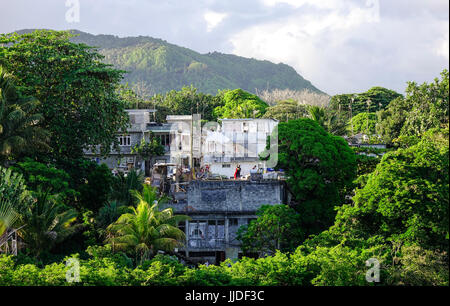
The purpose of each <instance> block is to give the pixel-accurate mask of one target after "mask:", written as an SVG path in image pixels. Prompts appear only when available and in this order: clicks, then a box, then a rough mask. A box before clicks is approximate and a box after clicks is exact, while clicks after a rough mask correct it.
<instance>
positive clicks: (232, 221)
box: [228, 218, 238, 226]
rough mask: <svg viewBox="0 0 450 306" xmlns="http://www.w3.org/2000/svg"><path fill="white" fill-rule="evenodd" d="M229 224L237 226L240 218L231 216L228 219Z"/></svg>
mask: <svg viewBox="0 0 450 306" xmlns="http://www.w3.org/2000/svg"><path fill="white" fill-rule="evenodd" d="M228 225H229V226H237V225H238V219H237V218H230V219H229V220H228Z"/></svg>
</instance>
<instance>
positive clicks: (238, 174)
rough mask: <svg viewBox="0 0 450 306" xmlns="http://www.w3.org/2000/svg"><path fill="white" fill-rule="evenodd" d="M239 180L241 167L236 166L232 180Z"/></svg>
mask: <svg viewBox="0 0 450 306" xmlns="http://www.w3.org/2000/svg"><path fill="white" fill-rule="evenodd" d="M240 178H241V165H238V166H237V168H236V171H234V179H235V180H239V179H240Z"/></svg>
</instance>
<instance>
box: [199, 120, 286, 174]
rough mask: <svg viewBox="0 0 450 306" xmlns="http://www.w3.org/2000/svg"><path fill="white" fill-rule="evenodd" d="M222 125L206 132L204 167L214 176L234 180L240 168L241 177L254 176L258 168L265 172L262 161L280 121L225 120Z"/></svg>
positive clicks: (206, 129) (204, 135) (203, 145)
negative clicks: (217, 175) (253, 170)
mask: <svg viewBox="0 0 450 306" xmlns="http://www.w3.org/2000/svg"><path fill="white" fill-rule="evenodd" d="M221 122H222V125H218V124H217V125H216V126H215V127H214V125H211V126H210V127H206V128H204V129H203V139H202V157H203V164H205V165H209V168H210V172H211V173H214V174H220V175H223V176H226V177H233V175H234V171H235V169H236V167H237V166H238V165H240V167H241V176H246V175H248V174H250V170H251V169H252V168H253V167H254V166H257V168H259V169H265V168H266V166H265V162H263V161H261V160H260V159H259V154H260V153H262V152H263V151H264V149H265V148H266V144H267V137H268V136H269V135H271V133H272V132H273V130H274V129H275V127H276V126H277V125H278V121H277V120H274V119H221Z"/></svg>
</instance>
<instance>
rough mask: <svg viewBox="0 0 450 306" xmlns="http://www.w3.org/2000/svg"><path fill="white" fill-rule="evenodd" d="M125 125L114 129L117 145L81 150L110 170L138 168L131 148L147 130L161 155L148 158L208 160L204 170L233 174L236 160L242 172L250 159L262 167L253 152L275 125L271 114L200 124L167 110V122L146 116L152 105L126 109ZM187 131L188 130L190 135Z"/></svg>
mask: <svg viewBox="0 0 450 306" xmlns="http://www.w3.org/2000/svg"><path fill="white" fill-rule="evenodd" d="M126 111H127V113H128V114H129V116H130V123H131V126H130V127H129V128H128V129H127V131H125V132H120V133H118V136H117V137H118V141H119V150H118V151H116V150H112V151H111V153H110V154H109V156H108V157H106V158H100V157H99V155H98V154H96V152H95V150H86V151H85V156H86V157H87V158H90V159H92V160H95V161H96V162H97V163H105V164H106V165H107V166H108V167H109V168H110V169H112V170H113V171H122V172H127V171H129V170H130V169H132V168H136V169H141V170H144V162H143V161H142V160H140V159H139V157H138V155H137V154H136V153H133V152H132V148H133V147H134V146H135V145H136V144H139V143H140V142H141V140H142V138H144V139H145V141H149V138H150V134H151V133H153V135H154V136H155V137H158V138H159V139H160V142H161V144H162V145H163V146H164V148H165V154H164V155H163V156H157V157H154V158H153V160H152V161H151V164H154V163H175V164H178V165H181V166H182V167H185V168H190V167H191V166H192V165H191V164H193V165H194V166H195V167H202V166H206V165H207V166H208V167H209V170H210V173H212V174H217V175H221V176H225V177H227V178H230V177H233V175H234V171H235V169H236V167H237V165H240V166H241V169H242V170H241V176H245V175H248V174H249V173H250V170H251V169H252V168H253V167H254V166H255V165H256V166H257V167H258V168H259V169H265V163H264V162H262V161H260V160H259V154H260V153H261V152H263V151H264V149H265V147H266V140H267V136H269V135H270V134H271V133H272V131H273V130H274V128H275V127H276V126H277V125H278V121H276V120H273V119H221V124H219V123H208V124H207V125H205V126H203V127H201V123H200V122H201V116H200V115H199V114H194V115H192V116H191V115H180V116H167V119H166V121H167V123H155V122H151V117H152V115H153V113H154V112H155V110H152V109H130V110H126ZM191 133H192V135H191Z"/></svg>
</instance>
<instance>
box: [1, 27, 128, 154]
mask: <svg viewBox="0 0 450 306" xmlns="http://www.w3.org/2000/svg"><path fill="white" fill-rule="evenodd" d="M70 37H71V35H70V34H68V33H67V32H55V31H45V30H42V31H36V32H33V33H31V34H23V35H17V34H3V35H1V36H0V46H1V47H0V64H1V65H3V66H4V67H5V68H6V69H7V70H8V71H9V72H10V73H12V74H13V76H14V78H15V82H16V84H17V86H18V87H19V88H20V90H21V91H22V92H23V94H24V95H28V96H33V97H35V98H36V99H38V100H39V101H40V102H41V103H40V104H39V106H38V107H37V110H38V112H39V113H41V114H42V116H43V118H44V120H43V122H42V124H41V126H43V127H44V128H45V129H46V130H48V131H49V132H51V137H50V146H51V149H52V150H51V153H53V154H54V155H57V156H58V157H60V156H65V157H72V158H75V157H80V156H82V149H83V148H86V147H87V146H89V145H100V149H101V152H102V153H107V152H109V151H110V148H111V144H113V143H117V138H116V136H115V134H114V133H111V132H110V131H119V130H120V129H125V128H126V124H127V122H128V116H127V114H126V113H125V112H124V110H123V109H124V105H123V103H122V101H121V100H119V99H118V97H117V95H116V94H115V89H116V87H117V85H118V84H119V82H120V81H121V79H122V71H119V70H115V69H113V68H111V67H110V66H108V65H106V64H103V63H102V62H101V60H102V59H103V57H102V56H101V55H100V54H98V53H97V52H95V51H94V50H93V49H92V48H90V47H88V46H87V45H84V44H75V43H71V42H70V41H69V38H70Z"/></svg>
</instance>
